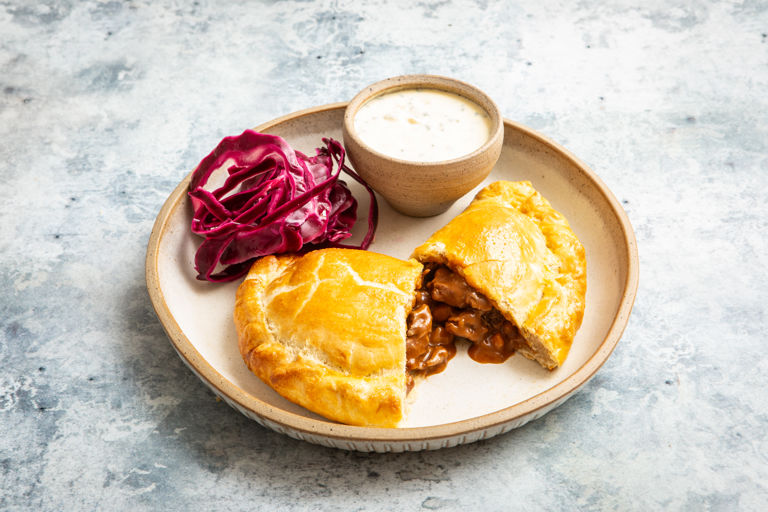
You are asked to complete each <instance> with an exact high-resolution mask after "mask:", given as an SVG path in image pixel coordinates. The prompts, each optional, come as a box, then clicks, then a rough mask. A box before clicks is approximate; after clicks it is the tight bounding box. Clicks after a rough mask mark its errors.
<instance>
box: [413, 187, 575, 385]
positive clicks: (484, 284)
mask: <svg viewBox="0 0 768 512" xmlns="http://www.w3.org/2000/svg"><path fill="white" fill-rule="evenodd" d="M413 257H414V258H416V259H417V260H419V261H421V262H422V263H428V262H435V263H441V264H444V265H447V266H449V267H450V268H451V269H453V270H454V271H455V272H457V273H458V274H459V275H461V276H462V277H463V278H464V279H466V281H467V283H469V285H470V286H472V287H473V288H475V289H476V290H478V291H479V292H480V293H483V294H484V295H485V296H486V297H488V298H489V299H490V300H491V302H492V303H493V305H494V307H496V309H498V310H499V311H500V312H501V313H502V315H504V317H506V318H507V319H508V320H509V321H511V322H513V323H514V324H515V325H517V327H518V329H520V332H521V334H522V335H523V337H524V338H525V340H526V343H527V344H528V347H527V348H522V349H519V350H518V351H519V352H520V353H521V354H523V355H524V356H526V357H528V358H529V359H534V360H536V361H538V362H539V363H540V364H541V365H542V366H544V367H545V368H547V369H550V370H552V369H554V368H556V367H558V366H560V365H561V364H562V363H563V361H565V358H566V357H567V356H568V351H569V350H570V348H571V344H572V342H573V338H574V336H575V335H576V330H577V329H578V328H579V326H580V325H581V320H582V318H583V316H584V306H585V294H586V290H587V269H586V257H585V253H584V247H583V246H582V245H581V242H579V240H578V238H576V235H575V234H574V233H573V231H572V230H571V228H570V226H569V224H568V221H567V220H566V219H565V217H563V215H562V214H560V213H559V212H557V211H555V209H554V208H552V205H550V203H549V202H548V201H547V200H546V199H544V198H543V197H542V196H541V194H539V193H538V192H537V191H536V190H535V189H534V188H533V186H532V185H531V184H530V182H527V181H518V182H511V181H497V182H495V183H492V184H490V185H488V186H487V187H485V188H484V189H482V190H481V191H480V192H479V193H478V194H477V195H476V196H475V199H474V200H473V201H472V202H471V203H470V205H469V206H468V207H467V209H466V210H464V212H462V213H461V214H459V215H458V216H457V217H456V218H454V219H453V220H452V221H451V222H449V223H448V224H447V225H446V226H445V227H443V228H442V229H440V230H438V231H437V232H436V233H435V234H433V235H432V236H431V237H430V238H429V239H428V240H427V241H426V242H425V243H424V244H422V245H421V246H420V247H418V248H417V249H416V250H415V251H414V253H413Z"/></svg>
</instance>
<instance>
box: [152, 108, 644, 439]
mask: <svg viewBox="0 0 768 512" xmlns="http://www.w3.org/2000/svg"><path fill="white" fill-rule="evenodd" d="M347 105H348V103H347V102H339V103H331V104H326V105H321V106H317V107H312V108H308V109H304V110H299V111H297V112H293V113H291V114H287V115H284V116H281V117H278V118H275V119H273V120H271V121H268V122H266V123H262V124H260V125H258V126H257V127H256V128H255V130H256V131H259V132H266V131H268V130H270V128H272V127H274V126H276V125H279V124H281V123H284V122H287V121H291V120H294V119H297V118H300V117H303V116H307V115H312V114H317V113H323V112H327V111H331V110H338V109H344V108H346V107H347ZM503 126H504V127H505V129H506V127H507V126H508V127H509V128H510V129H512V130H516V131H518V132H522V133H523V134H525V135H526V136H528V137H530V138H533V139H535V140H537V141H538V142H540V143H541V144H543V145H545V146H548V147H549V148H550V149H552V150H554V151H555V152H556V153H558V154H560V155H561V156H564V157H565V158H566V159H568V160H569V161H570V162H571V163H572V164H573V165H575V166H576V167H578V168H579V170H580V171H581V172H583V173H584V175H585V177H586V178H588V179H589V180H590V181H592V182H593V183H594V185H595V187H596V189H597V190H598V191H599V192H600V193H601V194H602V196H603V198H604V199H605V200H606V201H607V202H608V204H609V205H610V206H611V210H612V211H613V213H614V215H615V216H616V219H617V221H618V224H619V227H620V229H621V232H622V234H623V238H624V242H625V245H624V247H625V252H626V254H625V256H626V260H627V273H626V277H625V279H624V283H623V291H622V294H621V299H620V303H619V307H618V309H617V312H616V315H615V316H614V319H613V322H612V323H611V326H610V328H609V329H608V332H607V334H606V336H605V338H604V339H603V341H602V342H601V343H600V345H599V346H598V348H597V349H596V350H595V353H594V354H593V355H592V356H591V357H590V358H589V359H587V361H585V362H584V364H583V365H582V366H581V367H579V368H578V369H577V370H575V371H574V372H572V373H571V374H570V375H569V376H567V377H566V378H565V379H564V380H563V381H561V382H559V383H557V384H555V385H554V386H552V387H551V388H548V389H547V390H545V391H543V392H541V393H539V394H537V395H534V396H532V397H530V398H528V399H526V400H524V401H522V402H518V403H516V404H513V405H511V406H509V407H506V408H504V409H500V410H498V411H494V412H491V413H488V414H483V415H480V416H476V417H474V418H469V419H465V420H460V421H455V422H450V423H444V424H440V425H432V426H426V427H405V428H382V427H358V426H353V425H344V424H340V423H334V422H332V421H330V420H318V419H314V418H308V417H306V416H302V415H299V414H296V413H292V412H289V411H285V410H282V409H278V408H275V407H274V406H272V405H270V404H268V403H266V402H263V401H261V400H259V399H258V398H256V397H254V396H252V395H250V394H248V393H246V392H245V391H244V390H243V389H241V388H240V387H239V386H237V385H236V384H234V383H233V382H231V381H229V380H228V379H227V378H225V377H224V376H223V375H222V374H221V373H219V372H218V371H217V370H216V369H215V368H213V366H212V365H211V364H210V363H208V362H207V361H206V360H205V358H204V357H203V356H202V355H201V354H200V353H199V352H198V351H197V349H196V348H195V346H194V345H193V344H192V343H191V342H190V340H189V339H188V338H187V337H186V335H185V334H184V332H183V331H182V329H181V327H180V326H179V325H178V323H177V322H176V320H175V318H174V317H173V315H172V314H171V311H170V308H169V306H168V304H167V302H166V300H165V297H164V295H163V291H162V288H161V286H160V276H159V273H158V263H159V255H160V250H159V249H160V242H161V240H162V238H163V236H164V235H165V233H166V232H167V230H168V225H169V220H170V219H171V217H172V216H173V213H174V212H175V211H176V210H177V209H178V208H180V207H182V205H185V204H187V202H186V201H187V195H186V191H187V188H188V186H189V182H190V179H191V177H192V172H190V173H189V174H188V175H187V176H186V177H185V178H184V179H183V180H182V181H181V182H180V183H179V184H178V185H177V186H176V188H175V189H174V191H173V192H172V193H171V195H170V196H169V197H168V198H167V199H166V201H165V203H164V204H163V206H162V208H161V209H160V212H159V213H158V215H157V218H156V220H155V223H154V225H153V228H152V232H151V234H150V237H149V242H148V244H147V253H146V259H145V278H146V285H147V290H148V292H149V296H150V300H151V302H152V306H153V308H154V309H155V312H156V314H157V316H158V318H159V319H160V323H161V324H162V326H163V329H164V330H165V332H166V334H167V335H168V337H169V339H170V341H171V343H172V345H173V347H174V349H175V350H176V352H177V353H178V354H179V356H180V357H181V358H182V360H183V361H184V362H185V363H186V364H187V366H189V367H190V368H191V369H192V370H193V371H194V372H195V373H196V374H197V375H198V377H200V378H201V379H202V380H203V381H204V382H205V383H206V384H207V385H208V386H209V387H210V388H211V389H212V390H214V391H215V392H216V393H217V394H219V395H222V396H224V397H226V398H227V401H230V400H231V401H233V402H235V403H236V404H237V406H238V408H243V409H245V410H247V411H249V412H250V413H251V414H253V415H254V416H256V417H257V418H258V419H259V422H260V423H262V424H270V425H272V428H276V427H277V428H282V429H286V430H287V431H294V432H296V433H299V434H303V435H305V436H309V437H312V436H321V437H324V438H326V439H328V440H333V441H353V442H369V443H379V442H385V443H409V442H418V441H439V440H444V439H449V438H453V437H456V436H460V435H463V436H465V438H466V437H469V436H471V435H472V434H475V433H478V432H480V431H488V430H490V429H493V428H495V427H500V426H505V425H508V424H510V423H512V422H514V421H516V420H520V419H522V418H524V417H526V416H528V415H531V414H534V413H536V412H537V411H539V410H542V409H545V408H546V407H549V406H550V405H552V404H553V403H557V402H558V401H560V400H563V399H565V398H566V397H568V396H570V395H571V394H572V393H573V392H575V391H576V390H577V389H579V388H580V387H581V386H583V385H584V384H586V383H587V382H588V381H589V380H590V379H591V378H592V376H593V375H594V374H595V373H596V372H597V370H598V369H599V368H600V367H601V366H602V365H603V364H604V363H605V361H607V360H608V358H609V356H610V355H611V353H612V352H613V350H614V348H615V347H616V345H617V344H618V342H619V339H620V338H621V335H622V333H623V332H624V329H625V328H626V326H627V323H628V320H629V315H630V313H631V310H632V306H633V304H634V300H635V296H636V294H637V287H638V281H639V269H638V267H639V258H638V252H637V243H636V240H635V235H634V232H633V230H632V226H631V224H630V221H629V218H628V216H627V214H626V212H625V211H624V209H623V208H622V207H621V205H620V204H619V202H618V200H617V199H616V198H615V197H614V195H613V193H611V191H610V190H609V189H608V187H607V186H606V185H605V184H604V183H603V181H602V180H601V179H600V178H599V177H598V176H597V175H596V174H595V173H594V172H593V171H591V170H590V169H589V168H588V167H587V166H586V165H585V164H584V163H583V162H581V161H580V160H579V159H577V158H576V157H575V156H574V155H572V154H571V153H570V152H569V151H568V150H566V149H565V148H563V147H561V146H560V145H558V144H557V143H555V142H553V141H550V140H549V139H547V138H545V137H544V136H542V135H540V134H538V133H536V132H535V131H533V130H531V129H529V128H527V127H525V126H523V125H520V124H518V123H515V122H513V121H511V120H508V119H503Z"/></svg>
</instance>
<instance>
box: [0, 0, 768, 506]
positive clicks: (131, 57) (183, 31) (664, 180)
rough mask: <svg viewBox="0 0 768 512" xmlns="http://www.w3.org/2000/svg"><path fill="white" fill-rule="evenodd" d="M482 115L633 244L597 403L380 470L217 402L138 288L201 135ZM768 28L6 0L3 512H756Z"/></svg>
mask: <svg viewBox="0 0 768 512" xmlns="http://www.w3.org/2000/svg"><path fill="white" fill-rule="evenodd" d="M422 72H427V73H436V74H444V75H448V76H453V77H456V78H459V79H463V80H466V81H468V82H471V83H473V84H475V85H477V86H479V87H480V88H482V89H484V90H485V91H486V92H488V93H489V94H490V95H491V96H492V97H493V98H494V99H495V100H496V102H497V103H498V104H499V106H500V107H501V109H502V111H503V113H504V115H505V116H506V117H508V118H510V119H513V120H515V121H518V122H521V123H523V124H525V125H528V126H530V127H531V128H534V129H536V130H538V131H540V132H541V133H543V134H544V135H546V136H548V137H550V138H551V139H553V140H555V141H557V142H559V143H561V144H563V145H565V146H566V147H567V148H568V149H569V150H571V151H572V152H573V153H574V154H575V155H577V156H578V157H579V158H581V159H582V160H584V161H585V162H587V163H588V164H589V165H590V166H591V167H592V168H593V170H594V171H595V172H596V173H597V174H598V175H599V176H600V177H601V178H602V179H603V180H604V181H605V182H606V183H607V185H608V186H609V187H610V188H611V189H612V190H613V191H614V193H615V194H616V196H617V197H618V198H619V200H620V201H621V202H622V203H623V205H624V207H625V208H626V210H627V212H628V214H629V217H630V219H631V221H632V223H633V225H634V227H635V230H636V234H637V240H638V245H639V251H640V260H641V277H640V289H639V293H638V296H637V301H636V303H635V309H634V312H633V315H632V318H631V320H630V323H629V326H628V328H627V330H626V332H625V334H624V337H623V339H622V341H621V342H620V343H619V345H618V347H617V349H616V351H615V352H614V354H613V356H612V358H611V359H610V360H609V361H608V363H607V364H606V365H605V366H604V367H603V368H602V370H601V371H600V372H599V373H598V375H597V376H596V377H595V379H594V380H592V381H591V382H590V383H589V384H588V385H587V386H586V387H585V388H583V389H582V390H581V391H580V392H579V393H578V394H577V395H576V396H575V397H573V398H572V399H571V400H570V401H568V402H567V403H566V404H565V405H563V406H562V407H560V408H558V409H556V410H555V411H554V412H552V413H550V414H548V415H547V416H545V417H544V418H542V419H540V420H538V421H535V422H533V423H530V424H528V425H527V426H525V427H524V428H521V429H519V430H516V431H513V432H511V433H509V434H506V435H503V436H500V437H498V438H494V439H491V440H487V441H483V442H478V443H475V444H472V445H467V446H462V447H458V448H454V449H449V450H443V451H437V452H423V453H405V454H396V455H392V454H390V455H377V454H363V453H348V452H344V451H337V450H333V449H328V448H323V447H318V446H314V445H310V444H306V443H303V442H299V441H294V440H292V439H289V438H287V437H284V436H282V435H278V434H276V433H273V432H271V431H268V430H266V429H264V428H261V427H260V426H258V425H257V424H256V423H254V422H252V421H250V420H248V419H246V418H245V417H243V416H241V415H240V414H239V413H237V412H235V411H234V410H232V409H230V408H229V407H227V406H226V405H225V404H224V403H222V402H219V401H217V400H216V399H215V397H214V395H213V394H212V393H211V392H210V391H208V389H207V388H206V387H205V386H204V385H203V384H202V383H201V382H200V381H199V380H198V379H197V378H196V377H195V376H194V375H192V373H191V372H190V371H189V370H188V369H187V368H186V367H185V366H184V365H183V363H182V362H181V360H180V359H179V357H178V356H177V355H176V354H175V353H174V351H173V349H172V347H171V345H170V343H169V342H168V340H167V339H166V337H165V334H164V332H163V329H162V327H161V326H160V323H159V322H158V320H157V318H156V316H155V314H154V311H153V309H152V306H151V304H150V301H149V298H148V296H147V292H146V289H145V284H144V255H145V248H146V244H147V241H148V237H149V233H150V230H151V228H152V224H153V221H154V219H155V216H156V215H157V213H158V211H159V209H160V206H161V205H162V203H163V201H164V200H165V198H166V197H167V196H168V195H169V194H170V192H171V191H172V190H173V188H174V187H175V186H176V184H177V183H178V182H179V181H180V180H181V179H182V178H183V177H184V176H185V175H186V174H187V172H188V171H189V170H190V169H192V168H193V167H194V166H195V165H196V164H197V162H198V161H199V160H200V159H201V158H202V157H203V156H204V155H205V154H207V153H208V152H209V151H210V150H211V149H212V148H213V147H214V146H215V145H216V143H217V142H218V141H219V140H220V139H221V138H222V137H224V136H226V135H231V134H237V133H240V132H241V131H242V130H243V129H245V128H249V127H252V126H255V125H257V124H259V123H261V122H264V121H267V120H269V119H272V118H274V117H276V116H279V115H283V114H287V113H289V112H292V111H295V110H298V109H302V108H306V107H311V106H314V105H319V104H324V103H330V102H336V101H343V100H348V99H350V98H351V97H352V96H353V95H354V94H355V93H356V92H357V91H358V90H359V89H360V88H362V87H363V86H364V85H366V84H368V83H371V82H374V81H377V80H379V79H382V78H386V77H388V76H393V75H397V74H402V73H422ZM767 115H768V4H766V3H765V2H763V1H759V0H744V1H727V2H714V1H685V0H672V1H663V0H651V1H649V2H637V3H634V2H629V1H614V2H602V1H592V0H587V1H582V2H569V1H540V0H539V1H528V0H526V1H521V2H514V3H512V2H494V1H481V0H478V1H468V0H457V1H433V0H426V1H423V2H393V1H387V0H376V1H371V0H359V1H318V2H308V1H286V2H267V1H262V2H244V3H241V2H213V1H202V0H201V1H195V2H183V1H175V2H154V1H149V0H146V1H139V0H136V1H124V2H119V1H96V0H90V1H83V2H75V1H67V0H62V1H42V2H32V1H29V2H25V1H23V0H10V1H8V0H5V1H0V181H1V182H2V186H1V187H0V200H1V206H0V509H8V510H24V509H34V510H119V509H129V508H130V509H132V510H154V509H157V508H164V509H167V510H189V509H202V510H211V509H220V508H226V509H229V510H245V509H248V510H310V509H311V510H371V511H373V510H417V509H427V510H517V509H519V510H575V509H582V510H761V509H763V507H764V506H765V504H766V501H767V500H768V489H767V488H766V487H767V486H768V456H767V455H766V454H768V441H766V434H765V432H766V428H768V399H767V398H766V374H768V361H767V360H766V358H765V357H764V354H765V351H766V331H768V321H767V319H766V303H767V302H768V286H767V285H768V278H766V271H765V269H766V267H768V257H767V256H766V253H767V252H768V243H767V242H766V234H767V233H768V229H766V228H767V224H768V221H766V218H767V217H768V206H766V203H767V202H768V125H767V123H766V119H767V117H766V116H767Z"/></svg>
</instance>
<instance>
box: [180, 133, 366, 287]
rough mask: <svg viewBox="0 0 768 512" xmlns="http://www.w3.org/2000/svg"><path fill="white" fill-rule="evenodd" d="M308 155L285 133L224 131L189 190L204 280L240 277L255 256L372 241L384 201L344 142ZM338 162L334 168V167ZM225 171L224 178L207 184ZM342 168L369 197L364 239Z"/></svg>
mask: <svg viewBox="0 0 768 512" xmlns="http://www.w3.org/2000/svg"><path fill="white" fill-rule="evenodd" d="M322 140H323V143H324V144H325V146H324V147H320V148H317V149H316V150H315V151H316V155H315V156H313V157H308V156H306V155H304V154H303V153H301V152H299V151H294V150H293V149H292V148H291V147H290V146H289V145H288V143H287V142H286V141H285V140H283V139H282V138H281V137H278V136H275V135H267V134H264V133H258V132H255V131H253V130H246V131H244V132H243V133H242V134H241V135H239V136H233V137H226V138H224V139H223V140H222V141H221V142H220V143H219V145H218V146H217V147H216V149H214V150H213V151H212V152H211V154H210V155H208V156H207V157H205V158H204V159H203V160H202V161H201V162H200V164H199V165H198V166H197V168H196V169H195V170H194V172H193V173H192V178H191V181H190V183H189V197H190V199H191V200H192V208H193V211H194V215H193V218H192V225H191V228H192V232H193V233H195V234H197V235H200V236H202V237H203V238H205V240H203V242H202V244H200V247H199V248H198V249H197V253H196V254H195V269H196V270H197V273H198V275H197V278H198V279H200V280H207V281H214V282H225V281H234V280H236V279H238V278H240V277H242V276H243V275H245V274H246V273H247V272H248V269H249V268H250V266H251V263H252V262H253V260H254V259H255V258H258V257H260V256H265V255H268V254H277V253H286V252H298V251H300V250H302V249H303V248H304V249H305V250H306V249H309V248H308V247H305V245H306V244H312V246H314V247H312V248H318V247H348V248H355V249H367V248H368V246H370V244H371V242H372V241H373V235H374V233H375V231H376V224H377V220H378V205H377V203H376V196H375V195H374V193H373V190H372V189H371V188H370V187H369V186H368V184H367V183H365V182H364V181H363V179H362V178H360V176H358V175H357V173H355V172H354V171H353V170H352V169H350V168H349V167H348V166H346V165H345V164H344V148H343V147H342V145H341V143H339V142H338V141H336V140H334V139H331V138H323V139H322ZM334 168H335V170H334ZM218 170H226V173H227V177H226V180H225V181H224V184H223V185H221V186H220V187H218V188H216V189H215V190H212V191H211V190H208V189H206V188H205V186H206V184H207V182H208V180H209V178H210V177H211V175H212V174H213V173H214V172H215V171H218ZM342 170H344V172H346V173H347V174H348V175H350V176H351V177H352V178H353V179H355V180H356V181H358V182H360V183H361V184H362V185H363V186H364V187H365V188H366V189H367V190H368V193H369V194H370V196H371V205H370V210H369V215H368V232H367V233H366V235H365V237H364V238H363V241H362V242H361V243H360V244H359V245H344V244H341V243H340V242H341V241H342V240H345V239H347V238H349V237H350V236H351V232H350V229H351V228H352V226H353V225H354V223H355V221H356V220H357V201H356V200H355V198H354V197H353V196H352V193H351V192H350V191H349V189H348V188H347V186H346V184H345V183H344V182H343V181H341V180H339V179H338V178H339V175H340V174H341V171H342Z"/></svg>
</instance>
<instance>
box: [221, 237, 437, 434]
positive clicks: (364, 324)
mask: <svg viewBox="0 0 768 512" xmlns="http://www.w3.org/2000/svg"><path fill="white" fill-rule="evenodd" d="M421 271H422V266H421V264H419V263H417V262H416V261H413V260H410V261H402V260H398V259H396V258H392V257H390V256H384V255H381V254H376V253H373V252H368V251H356V250H349V249H324V250H317V251H312V252H309V253H307V254H305V255H303V256H296V255H282V256H267V257H264V258H261V259H259V260H257V261H256V263H254V265H253V267H252V268H251V270H250V272H249V274H248V276H247V277H246V279H245V281H244V282H243V283H242V284H241V285H240V287H239V289H238V292H237V299H236V304H235V325H236V327H237V332H238V339H239V347H240V353H241V354H242V356H243V359H244V360H245V362H246V364H247V365H248V367H249V368H250V369H251V371H253V372H254V373H255V374H256V375H257V376H259V378H261V379H262V380H263V381H264V382H265V383H266V384H268V385H269V386H271V387H272V388H273V389H275V391H277V392H278V393H280V394H281V395H282V396H284V397H285V398H287V399H289V400H291V401H293V402H295V403H297V404H299V405H302V406H304V407H306V408H307V409H309V410H311V411H314V412H316V413H318V414H321V415H323V416H325V417H326V418H329V419H332V420H336V421H340V422H342V423H347V424H350V425H368V426H383V427H394V426H396V425H397V423H398V422H399V421H400V420H401V419H402V416H403V407H404V402H405V395H406V381H405V379H406V373H405V352H406V348H405V338H406V336H405V335H406V332H405V331H406V319H407V316H408V314H409V312H410V310H411V308H412V306H413V296H414V292H415V289H416V287H417V285H418V282H419V280H420V278H421Z"/></svg>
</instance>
